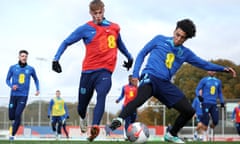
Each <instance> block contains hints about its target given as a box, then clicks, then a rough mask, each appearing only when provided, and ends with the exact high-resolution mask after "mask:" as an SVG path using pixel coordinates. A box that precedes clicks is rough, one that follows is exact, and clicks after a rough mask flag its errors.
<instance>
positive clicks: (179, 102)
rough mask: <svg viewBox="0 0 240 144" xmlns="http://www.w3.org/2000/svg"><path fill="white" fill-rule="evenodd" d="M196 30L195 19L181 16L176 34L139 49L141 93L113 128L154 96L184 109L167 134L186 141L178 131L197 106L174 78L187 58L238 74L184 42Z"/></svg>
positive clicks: (167, 137) (167, 138)
mask: <svg viewBox="0 0 240 144" xmlns="http://www.w3.org/2000/svg"><path fill="white" fill-rule="evenodd" d="M195 32H196V28H195V25H194V23H193V22H192V21H191V20H189V19H183V20H180V21H178V22H177V26H176V28H175V30H174V32H173V37H167V36H163V35H158V36H156V37H155V38H153V39H152V40H151V41H150V42H149V43H147V44H146V45H145V47H144V48H143V49H142V50H141V51H140V52H139V54H138V56H137V58H136V62H135V64H134V69H133V81H134V83H135V85H137V83H138V80H140V83H139V86H138V93H137V97H136V98H135V99H134V100H133V101H131V102H130V103H128V104H127V105H126V106H125V108H124V109H123V111H122V112H121V113H120V115H119V117H118V118H115V119H113V121H112V124H111V126H110V127H111V128H112V130H114V129H116V128H117V127H119V126H121V124H122V120H123V119H125V118H126V117H128V116H129V115H130V114H132V113H133V112H134V110H135V109H137V108H138V107H140V106H141V105H142V104H144V102H146V101H147V100H148V99H149V98H150V97H152V96H154V97H156V98H157V99H158V100H159V101H161V102H162V103H163V104H165V105H166V106H167V107H168V108H174V109H176V110H177V111H178V112H179V113H180V115H179V116H178V117H177V119H176V120H175V123H174V124H173V127H172V129H171V130H170V131H169V132H168V133H166V134H165V136H164V139H165V141H170V142H174V143H184V141H183V140H182V139H181V138H179V137H178V132H179V131H180V129H181V128H182V127H183V126H184V125H185V124H186V123H187V122H188V121H189V120H190V119H192V117H193V115H194V113H195V110H194V109H193V108H192V106H191V104H190V103H189V101H188V99H187V98H186V96H185V95H184V94H183V92H182V91H181V90H180V89H179V88H178V87H176V86H175V85H174V84H173V83H172V82H171V79H172V76H174V74H175V73H176V72H177V70H178V69H179V68H180V67H181V65H182V64H183V63H184V62H187V63H190V64H192V65H193V66H196V67H198V68H201V69H204V70H214V71H222V72H231V73H233V76H234V77H235V76H236V72H235V71H234V70H233V69H232V68H230V67H224V66H221V65H217V64H213V63H211V62H208V61H206V60H203V59H201V58H199V57H198V56H197V55H195V54H194V53H193V52H192V51H191V50H190V49H188V48H187V47H185V46H184V45H183V43H184V42H185V41H186V40H187V39H189V38H192V37H194V36H195ZM148 54H149V55H148ZM147 56H148V61H147V63H146V65H145V68H143V70H142V73H141V75H139V71H140V69H141V66H142V64H143V61H144V58H145V57H147Z"/></svg>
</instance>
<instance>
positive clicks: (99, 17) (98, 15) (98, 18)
mask: <svg viewBox="0 0 240 144" xmlns="http://www.w3.org/2000/svg"><path fill="white" fill-rule="evenodd" d="M90 14H91V16H92V18H93V21H94V22H95V23H96V24H100V23H101V22H102V21H103V17H104V8H101V9H98V10H94V11H90Z"/></svg>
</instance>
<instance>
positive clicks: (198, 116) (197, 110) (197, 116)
mask: <svg viewBox="0 0 240 144" xmlns="http://www.w3.org/2000/svg"><path fill="white" fill-rule="evenodd" d="M192 107H193V109H194V110H195V115H194V119H195V120H196V123H197V125H199V122H200V119H201V117H202V103H201V102H200V101H199V99H198V97H195V98H194V99H193V102H192ZM193 138H194V140H201V139H202V132H200V129H199V127H196V129H195V131H194V135H193Z"/></svg>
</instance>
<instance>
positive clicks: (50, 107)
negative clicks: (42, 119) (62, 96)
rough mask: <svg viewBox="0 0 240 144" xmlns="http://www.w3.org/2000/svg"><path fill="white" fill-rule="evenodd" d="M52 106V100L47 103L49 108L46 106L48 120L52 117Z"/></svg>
mask: <svg viewBox="0 0 240 144" xmlns="http://www.w3.org/2000/svg"><path fill="white" fill-rule="evenodd" d="M53 104H54V101H53V99H51V101H50V102H49V106H48V118H50V116H51V115H52V107H53Z"/></svg>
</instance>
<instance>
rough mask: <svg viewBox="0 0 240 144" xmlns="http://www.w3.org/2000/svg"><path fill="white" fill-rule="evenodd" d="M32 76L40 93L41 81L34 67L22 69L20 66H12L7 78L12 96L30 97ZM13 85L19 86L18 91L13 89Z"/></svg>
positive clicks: (27, 66)
mask: <svg viewBox="0 0 240 144" xmlns="http://www.w3.org/2000/svg"><path fill="white" fill-rule="evenodd" d="M31 76H32V77H33V80H34V82H35V85H36V89H37V91H39V81H38V78H37V75H36V72H35V69H34V68H33V67H31V66H29V65H26V66H24V67H21V66H20V65H19V64H15V65H12V66H11V67H10V68H9V71H8V74H7V78H6V83H7V85H8V86H9V87H10V88H11V96H28V93H29V87H30V78H31ZM13 85H17V86H18V88H17V90H13V89H12V87H13Z"/></svg>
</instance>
